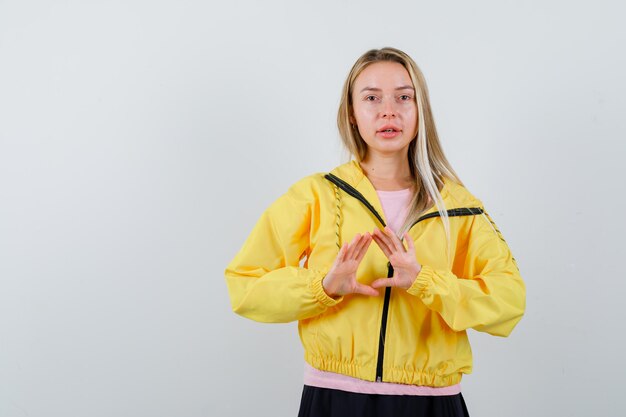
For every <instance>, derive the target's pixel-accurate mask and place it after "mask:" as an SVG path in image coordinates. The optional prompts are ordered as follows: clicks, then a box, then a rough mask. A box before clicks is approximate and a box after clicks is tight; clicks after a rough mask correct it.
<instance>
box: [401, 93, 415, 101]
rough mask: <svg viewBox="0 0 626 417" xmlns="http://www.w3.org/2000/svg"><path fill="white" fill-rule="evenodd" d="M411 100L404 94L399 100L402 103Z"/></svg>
mask: <svg viewBox="0 0 626 417" xmlns="http://www.w3.org/2000/svg"><path fill="white" fill-rule="evenodd" d="M412 98H413V97H411V96H409V95H406V94H403V95H401V96H400V100H402V101H408V100H411V99H412Z"/></svg>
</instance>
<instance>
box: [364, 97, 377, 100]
mask: <svg viewBox="0 0 626 417" xmlns="http://www.w3.org/2000/svg"><path fill="white" fill-rule="evenodd" d="M374 100H376V96H365V101H374Z"/></svg>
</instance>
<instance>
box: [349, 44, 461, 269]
mask: <svg viewBox="0 0 626 417" xmlns="http://www.w3.org/2000/svg"><path fill="white" fill-rule="evenodd" d="M381 61H391V62H397V63H399V64H401V65H402V66H403V67H404V68H405V69H406V70H407V72H408V73H409V76H410V77H411V81H412V83H413V87H414V88H415V100H416V102H417V111H418V129H417V135H416V138H414V139H413V140H412V141H411V143H410V144H409V149H408V160H409V161H408V162H409V168H410V170H411V176H412V177H413V179H414V181H415V194H414V195H413V199H412V200H411V202H410V203H409V206H410V209H409V211H408V214H407V218H406V219H405V221H404V224H403V225H402V227H401V228H400V230H398V232H397V235H398V237H400V239H402V236H403V235H404V233H405V232H406V231H407V230H409V229H410V228H411V226H412V225H413V224H414V223H415V222H416V221H417V220H418V219H419V218H420V216H421V215H422V214H423V213H424V212H426V211H427V210H428V209H429V208H430V206H431V204H429V202H430V201H434V203H435V205H436V207H437V211H438V212H439V215H440V217H441V220H442V222H443V227H444V231H445V234H446V241H447V243H448V245H447V255H448V262H450V253H451V251H450V222H449V219H448V213H447V211H446V207H445V204H444V202H443V198H442V197H441V193H440V191H441V189H442V187H443V185H444V178H447V179H449V180H451V181H454V182H456V183H457V184H460V185H463V183H462V182H461V180H460V179H459V177H458V175H457V174H456V172H455V171H454V169H452V166H451V165H450V163H449V162H448V160H447V158H446V156H445V154H444V152H443V148H442V147H441V143H440V142H439V136H438V135H437V129H436V127H435V120H434V118H433V114H432V111H431V108H430V100H429V98H428V88H427V86H426V80H425V78H424V75H423V74H422V71H421V70H420V69H419V67H418V66H417V64H416V63H415V62H414V61H413V59H411V57H410V56H408V55H407V54H406V53H404V52H402V51H400V50H398V49H395V48H390V47H386V48H382V49H371V50H369V51H367V52H365V53H364V54H363V55H361V56H360V57H359V59H357V60H356V62H355V63H354V65H353V66H352V69H351V70H350V73H349V74H348V77H347V78H346V81H345V83H344V86H343V90H342V94H341V101H340V103H339V111H338V113H337V127H338V128H339V134H340V136H341V140H342V142H343V145H344V146H345V147H346V149H347V150H348V152H349V153H350V154H351V155H352V156H354V157H355V158H356V159H357V161H358V162H361V161H362V160H363V159H364V158H365V156H366V154H367V144H366V143H365V141H364V140H363V138H362V137H361V135H360V133H359V130H358V128H357V126H356V125H353V124H352V123H351V121H350V118H351V116H352V114H353V108H352V91H353V87H354V82H355V80H356V78H357V77H358V76H359V74H360V73H361V72H362V71H363V70H364V69H365V68H366V67H367V66H368V65H371V64H373V63H375V62H381Z"/></svg>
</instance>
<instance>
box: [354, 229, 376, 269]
mask: <svg viewBox="0 0 626 417" xmlns="http://www.w3.org/2000/svg"><path fill="white" fill-rule="evenodd" d="M371 243H372V235H370V234H369V233H367V232H365V239H364V240H363V244H362V245H361V246H359V250H358V251H357V253H356V260H357V261H358V262H361V260H362V259H363V257H364V256H365V254H366V253H367V249H368V248H369V246H370V244H371Z"/></svg>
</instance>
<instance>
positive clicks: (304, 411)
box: [298, 385, 469, 417]
mask: <svg viewBox="0 0 626 417" xmlns="http://www.w3.org/2000/svg"><path fill="white" fill-rule="evenodd" d="M390 416H393V417H409V416H410V417H469V413H468V412H467V407H466V406H465V401H464V400H463V396H462V395H461V394H460V393H459V394H456V395H441V396H439V395H433V396H421V395H378V394H359V393H354V392H346V391H340V390H335V389H329V388H318V387H311V386H308V385H305V386H304V390H303V391H302V401H301V402H300V412H299V413H298V417H390Z"/></svg>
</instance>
